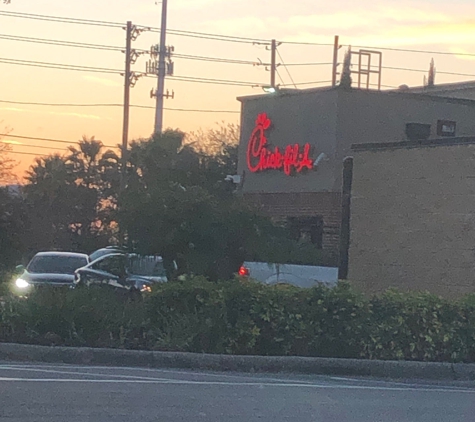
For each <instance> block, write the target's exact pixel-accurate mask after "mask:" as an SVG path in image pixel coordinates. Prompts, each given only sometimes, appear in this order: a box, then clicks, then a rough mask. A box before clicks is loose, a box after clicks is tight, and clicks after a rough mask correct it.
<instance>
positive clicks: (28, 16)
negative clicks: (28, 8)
mask: <svg viewBox="0 0 475 422" xmlns="http://www.w3.org/2000/svg"><path fill="white" fill-rule="evenodd" d="M0 16H7V17H16V18H24V19H36V20H45V21H52V22H60V23H70V24H81V25H95V26H103V27H114V28H125V25H124V24H123V23H120V22H108V21H98V20H90V19H77V18H65V17H60V16H51V15H38V14H31V13H19V12H8V11H0ZM136 27H137V28H141V29H142V30H149V31H152V32H158V31H160V28H155V27H148V26H139V25H136ZM167 34H170V35H177V36H187V37H194V38H204V39H213V40H217V41H228V42H242V43H265V44H270V41H269V40H264V39H259V38H250V37H238V36H232V35H222V34H212V33H205V32H196V31H184V30H174V29H169V30H167ZM278 42H279V43H281V44H291V45H312V46H333V45H334V44H333V43H317V42H304V41H281V40H279V41H278ZM354 47H355V48H362V49H377V50H386V51H401V52H408V53H423V54H442V55H454V56H468V57H475V53H453V52H448V51H430V50H414V49H404V48H392V47H375V46H354Z"/></svg>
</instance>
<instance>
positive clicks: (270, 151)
mask: <svg viewBox="0 0 475 422" xmlns="http://www.w3.org/2000/svg"><path fill="white" fill-rule="evenodd" d="M270 125H271V120H270V119H269V118H268V117H267V114H266V113H261V114H259V115H258V116H257V119H256V127H255V128H254V130H253V131H252V134H251V137H250V138H249V144H248V146H247V167H248V168H249V170H250V171H251V172H253V173H257V172H259V171H264V170H283V171H284V173H285V174H286V175H287V176H290V175H291V174H292V173H293V172H297V173H300V172H301V171H302V170H304V169H309V170H311V169H312V168H313V164H314V163H313V160H312V159H310V157H309V155H310V144H308V143H306V144H304V145H303V146H302V145H299V144H293V145H287V146H286V147H285V148H284V149H283V150H281V149H280V148H279V147H274V148H269V146H268V143H267V137H266V130H267V129H269V127H270Z"/></svg>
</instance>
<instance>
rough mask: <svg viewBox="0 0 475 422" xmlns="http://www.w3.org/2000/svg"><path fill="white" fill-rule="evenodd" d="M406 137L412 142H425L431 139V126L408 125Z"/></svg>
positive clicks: (422, 124) (420, 124) (423, 124)
mask: <svg viewBox="0 0 475 422" xmlns="http://www.w3.org/2000/svg"><path fill="white" fill-rule="evenodd" d="M406 136H407V139H409V140H410V141H425V140H426V139H429V137H430V125H428V124H425V123H406Z"/></svg>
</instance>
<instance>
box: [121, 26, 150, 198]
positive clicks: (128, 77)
mask: <svg viewBox="0 0 475 422" xmlns="http://www.w3.org/2000/svg"><path fill="white" fill-rule="evenodd" d="M125 30H126V35H125V51H123V53H125V72H124V117H123V126H122V153H121V159H120V163H121V172H120V190H121V191H123V190H124V189H125V185H126V170H127V148H128V146H129V109H130V88H133V87H134V86H135V83H136V82H137V80H138V79H139V78H140V77H141V76H143V74H140V73H138V74H137V73H135V72H133V71H132V70H131V65H132V64H134V63H135V62H136V61H137V59H138V57H139V55H140V54H142V53H141V52H137V51H135V50H134V49H133V48H132V41H135V40H136V39H137V37H138V36H139V35H140V33H141V32H142V31H144V30H146V29H139V28H137V27H136V26H135V25H132V22H131V21H128V22H127V26H126V28H125Z"/></svg>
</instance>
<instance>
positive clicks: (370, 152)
mask: <svg viewBox="0 0 475 422" xmlns="http://www.w3.org/2000/svg"><path fill="white" fill-rule="evenodd" d="M474 117H475V116H474ZM352 155H353V175H352V188H351V207H350V210H351V219H350V227H351V231H350V239H351V241H350V245H349V279H350V280H351V282H352V283H353V284H354V285H355V286H356V287H357V288H358V289H360V290H362V291H364V292H365V293H368V294H374V293H381V292H383V291H385V290H387V289H388V288H390V287H397V288H398V289H399V290H403V291H429V292H431V293H433V294H437V295H442V296H444V297H448V298H458V297H460V296H462V295H464V294H467V293H475V277H474V274H475V137H466V138H458V137H455V138H443V139H436V140H427V141H423V142H419V141H404V142H393V143H380V144H363V145H354V146H353V153H352Z"/></svg>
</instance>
